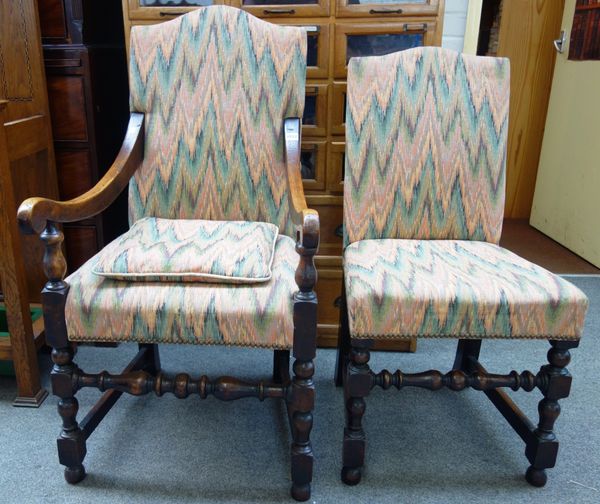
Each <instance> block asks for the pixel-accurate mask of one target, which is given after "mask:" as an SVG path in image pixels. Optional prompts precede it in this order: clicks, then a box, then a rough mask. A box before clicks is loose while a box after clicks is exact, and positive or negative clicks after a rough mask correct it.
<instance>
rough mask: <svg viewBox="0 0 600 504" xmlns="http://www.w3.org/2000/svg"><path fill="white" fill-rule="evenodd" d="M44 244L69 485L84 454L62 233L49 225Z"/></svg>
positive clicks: (45, 294) (62, 455)
mask: <svg viewBox="0 0 600 504" xmlns="http://www.w3.org/2000/svg"><path fill="white" fill-rule="evenodd" d="M41 238H42V240H43V241H44V242H45V243H46V250H45V254H44V272H45V273H46V276H47V277H48V282H47V283H46V285H45V287H44V289H43V290H42V296H41V297H42V307H43V311H44V326H45V332H46V342H47V343H48V344H49V345H50V346H51V347H52V360H53V362H54V366H53V368H52V372H51V376H50V379H51V382H52V392H53V393H54V395H56V396H58V397H59V398H60V400H59V401H58V414H59V415H60V417H61V418H62V430H61V433H60V435H59V437H58V440H57V444H58V459H59V461H60V463H61V464H62V465H64V466H65V479H66V480H67V482H69V483H78V482H79V481H81V480H82V479H83V478H85V469H84V467H83V459H84V458H85V454H86V446H85V435H84V433H83V432H82V430H81V429H80V428H79V424H78V423H77V420H76V417H77V410H78V409H79V404H78V403H77V399H75V392H76V389H75V386H74V385H73V373H74V372H75V371H76V370H77V367H76V366H75V364H73V356H74V355H75V350H74V348H73V346H72V345H71V344H70V343H69V340H68V337H67V326H66V322H65V302H66V299H67V294H68V292H69V286H68V284H67V283H66V282H65V281H64V280H63V278H64V276H65V273H66V270H67V267H66V263H65V259H64V257H63V255H62V250H61V244H62V241H63V234H62V232H60V231H59V230H58V228H57V227H56V226H55V225H54V224H52V223H49V224H48V226H47V227H46V229H45V231H44V232H43V233H42V235H41Z"/></svg>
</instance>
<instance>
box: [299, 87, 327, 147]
mask: <svg viewBox="0 0 600 504" xmlns="http://www.w3.org/2000/svg"><path fill="white" fill-rule="evenodd" d="M328 87H329V86H328V85H327V84H310V83H309V84H307V85H306V97H305V101H304V115H303V117H302V136H303V137H307V136H325V135H326V134H327V98H328V96H327V95H328V93H327V90H328Z"/></svg>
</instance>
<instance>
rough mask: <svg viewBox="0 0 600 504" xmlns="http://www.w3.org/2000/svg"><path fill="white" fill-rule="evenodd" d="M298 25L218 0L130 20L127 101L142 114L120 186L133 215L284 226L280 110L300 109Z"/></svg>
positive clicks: (292, 113)
mask: <svg viewBox="0 0 600 504" xmlns="http://www.w3.org/2000/svg"><path fill="white" fill-rule="evenodd" d="M305 78H306V32H305V31H304V29H303V28H299V27H284V26H278V25H274V24H271V23H267V22H265V21H262V20H260V19H257V18H255V17H253V16H251V15H249V14H248V13H246V12H243V11H241V10H239V9H234V8H232V7H226V6H211V7H206V8H199V9H197V10H194V11H192V12H190V13H188V14H186V15H184V16H181V17H179V18H177V19H174V20H172V21H168V22H165V23H161V24H156V25H152V26H135V27H133V28H132V30H131V61H130V92H131V110H132V111H135V112H143V113H144V114H145V123H144V125H145V141H146V142H145V152H144V161H143V164H142V166H141V167H140V168H139V169H138V170H137V171H136V173H135V176H134V177H133V178H132V180H131V183H130V186H129V218H130V223H133V222H135V221H136V220H138V219H140V218H142V217H163V218H170V219H208V220H245V221H263V222H272V223H274V224H276V225H277V226H278V227H279V229H280V232H281V233H283V234H287V235H288V236H293V235H294V230H293V225H292V222H291V219H290V214H289V205H290V203H289V194H288V181H287V175H286V168H285V164H284V142H283V120H284V118H286V117H302V113H303V110H304V87H305Z"/></svg>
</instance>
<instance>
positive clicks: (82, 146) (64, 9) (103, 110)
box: [38, 0, 129, 271]
mask: <svg viewBox="0 0 600 504" xmlns="http://www.w3.org/2000/svg"><path fill="white" fill-rule="evenodd" d="M101 4H102V5H100V2H84V1H82V0H70V1H63V0H38V9H39V14H40V24H41V33H42V42H43V48H44V65H45V67H46V76H47V88H48V101H49V107H50V116H51V120H52V133H53V136H54V148H55V152H56V168H57V174H58V186H59V193H60V198H61V199H63V200H66V199H71V198H74V197H76V196H79V195H80V194H82V193H84V192H85V191H87V190H88V189H90V188H91V187H93V186H94V185H95V184H96V182H97V181H98V180H99V179H100V178H101V177H102V175H103V174H104V172H105V171H106V170H107V169H108V167H109V166H110V165H111V163H112V161H113V160H114V158H115V156H116V154H117V152H118V150H119V147H120V145H121V142H122V140H123V136H124V134H125V128H126V126H127V119H128V116H129V105H128V97H129V93H128V87H127V65H126V54H125V45H124V33H123V29H122V11H121V5H120V2H119V0H108V1H103V2H101ZM126 229H127V201H126V195H125V194H123V195H121V196H120V197H119V199H118V200H117V202H116V203H115V204H114V205H112V206H111V207H109V208H108V209H107V210H106V211H105V212H103V213H102V214H101V215H100V216H97V217H95V218H92V219H89V220H86V221H83V222H77V223H72V224H65V226H64V233H65V247H66V255H67V263H68V267H69V271H74V270H75V269H77V268H78V267H79V266H81V265H82V264H83V263H84V262H85V261H87V260H88V259H89V258H90V257H91V256H93V255H94V254H95V253H96V252H97V251H98V250H99V249H100V248H102V247H103V246H104V245H105V244H106V243H108V242H109V241H111V240H112V239H114V238H116V236H118V235H119V234H121V233H122V232H124V231H125V230H126Z"/></svg>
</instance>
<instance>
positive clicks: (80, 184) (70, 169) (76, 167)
mask: <svg viewBox="0 0 600 504" xmlns="http://www.w3.org/2000/svg"><path fill="white" fill-rule="evenodd" d="M56 171H57V174H58V190H59V193H60V198H61V199H62V200H69V199H72V198H75V197H77V196H80V195H81V194H83V193H84V192H86V191H87V190H88V189H91V187H92V185H93V181H92V166H91V160H90V152H89V150H87V149H85V150H84V149H82V150H62V149H60V150H59V149H57V150H56Z"/></svg>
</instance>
